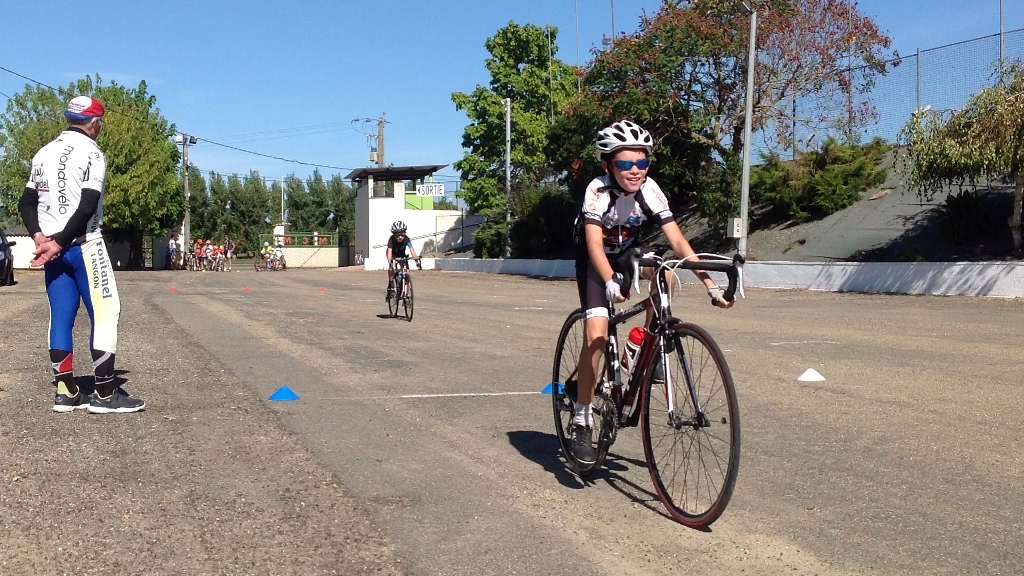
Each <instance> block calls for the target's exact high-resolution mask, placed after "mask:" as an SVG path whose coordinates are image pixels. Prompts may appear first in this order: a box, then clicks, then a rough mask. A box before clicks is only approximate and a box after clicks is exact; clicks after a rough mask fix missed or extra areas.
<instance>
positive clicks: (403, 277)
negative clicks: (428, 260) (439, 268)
mask: <svg viewBox="0 0 1024 576" xmlns="http://www.w3.org/2000/svg"><path fill="white" fill-rule="evenodd" d="M392 266H393V267H394V270H395V284H394V286H393V288H394V292H393V293H392V292H391V291H388V294H387V296H386V299H387V301H388V312H390V313H391V317H392V318H396V317H398V307H399V306H402V308H403V309H404V311H405V319H406V320H408V321H409V322H412V313H413V304H414V298H413V291H412V277H411V276H410V274H409V259H408V258H405V257H402V258H395V259H394V260H393V264H392ZM416 266H417V267H420V263H419V260H417V261H416Z"/></svg>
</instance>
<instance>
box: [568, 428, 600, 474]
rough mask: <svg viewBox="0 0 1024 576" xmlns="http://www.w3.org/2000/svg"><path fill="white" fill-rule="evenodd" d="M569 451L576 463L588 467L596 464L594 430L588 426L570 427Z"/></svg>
mask: <svg viewBox="0 0 1024 576" xmlns="http://www.w3.org/2000/svg"><path fill="white" fill-rule="evenodd" d="M570 442H571V444H570V446H569V451H570V452H572V457H573V458H575V459H576V461H577V462H579V463H580V464H583V465H584V466H589V465H591V464H593V463H595V462H597V452H595V451H594V429H593V428H591V427H590V426H581V425H579V424H573V425H572V439H571V440H570Z"/></svg>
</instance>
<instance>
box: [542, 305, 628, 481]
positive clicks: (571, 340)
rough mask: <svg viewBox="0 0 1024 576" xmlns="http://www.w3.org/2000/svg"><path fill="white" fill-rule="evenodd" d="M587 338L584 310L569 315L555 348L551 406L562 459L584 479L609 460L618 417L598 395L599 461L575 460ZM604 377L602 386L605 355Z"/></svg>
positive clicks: (596, 432) (595, 403)
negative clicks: (574, 435)
mask: <svg viewBox="0 0 1024 576" xmlns="http://www.w3.org/2000/svg"><path fill="white" fill-rule="evenodd" d="M585 338H586V333H585V332H584V324H583V310H582V309H577V310H574V311H573V312H572V313H571V314H569V316H568V318H566V319H565V323H564V324H562V330H561V332H560V333H559V334H558V342H557V344H556V345H555V364H554V368H553V370H552V374H551V388H552V390H551V402H552V409H553V412H554V417H555V433H556V435H557V436H558V445H559V447H561V449H562V455H563V456H565V461H566V462H567V463H568V464H569V466H570V467H571V468H572V469H573V470H575V471H576V473H577V474H579V475H580V476H581V477H583V476H587V475H589V474H591V473H593V472H594V471H595V470H597V469H598V468H600V467H601V464H603V463H604V459H605V458H606V457H607V456H608V447H609V446H610V445H611V440H610V436H609V433H610V429H609V428H608V427H609V425H612V424H613V423H612V422H611V418H612V417H613V414H614V407H613V406H611V404H610V402H609V400H608V398H606V397H604V396H601V395H599V394H596V393H595V394H594V401H593V412H594V441H595V444H596V446H595V449H596V450H597V458H596V460H595V462H594V463H593V464H589V465H584V464H580V462H579V461H578V460H576V458H574V457H573V455H572V451H571V450H570V449H569V447H570V444H571V436H570V427H571V426H572V419H573V415H574V414H575V413H576V402H575V400H574V398H576V390H577V384H578V380H577V378H578V367H579V363H580V354H581V353H582V352H583V342H584V340H585ZM600 366H602V369H601V374H600V375H599V377H598V382H601V381H603V380H604V379H605V374H604V373H605V372H606V371H607V363H606V362H605V361H604V354H603V353H602V354H601V358H600Z"/></svg>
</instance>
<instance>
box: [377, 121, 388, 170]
mask: <svg viewBox="0 0 1024 576" xmlns="http://www.w3.org/2000/svg"><path fill="white" fill-rule="evenodd" d="M385 122H386V120H384V113H383V112H382V113H381V115H380V118H378V119H377V168H384V166H385V164H384V123H385Z"/></svg>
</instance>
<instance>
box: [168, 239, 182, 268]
mask: <svg viewBox="0 0 1024 576" xmlns="http://www.w3.org/2000/svg"><path fill="white" fill-rule="evenodd" d="M178 245H179V242H178V231H177V230H172V231H171V237H170V238H168V239H167V269H168V270H177V269H178Z"/></svg>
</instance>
